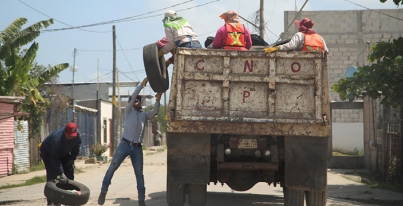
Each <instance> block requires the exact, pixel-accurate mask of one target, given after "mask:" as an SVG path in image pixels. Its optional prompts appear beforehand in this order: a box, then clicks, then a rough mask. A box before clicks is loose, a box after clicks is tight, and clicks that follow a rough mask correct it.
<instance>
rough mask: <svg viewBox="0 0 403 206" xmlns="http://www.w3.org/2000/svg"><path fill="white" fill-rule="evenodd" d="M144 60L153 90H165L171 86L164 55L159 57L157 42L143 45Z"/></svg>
mask: <svg viewBox="0 0 403 206" xmlns="http://www.w3.org/2000/svg"><path fill="white" fill-rule="evenodd" d="M143 62H144V68H145V70H146V74H147V78H148V81H149V82H150V86H151V88H152V89H153V91H154V92H165V91H166V90H167V89H168V88H169V75H168V70H167V68H166V66H165V58H164V56H162V57H158V48H157V44H155V43H153V44H148V45H145V46H144V47H143Z"/></svg>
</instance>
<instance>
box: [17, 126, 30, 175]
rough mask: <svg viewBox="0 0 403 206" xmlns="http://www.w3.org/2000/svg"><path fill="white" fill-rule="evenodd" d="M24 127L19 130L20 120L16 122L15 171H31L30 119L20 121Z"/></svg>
mask: <svg viewBox="0 0 403 206" xmlns="http://www.w3.org/2000/svg"><path fill="white" fill-rule="evenodd" d="M20 124H21V126H22V128H23V130H22V131H19V130H18V121H15V122H14V168H15V172H17V173H22V172H27V171H29V165H30V164H29V144H28V142H29V141H28V121H20Z"/></svg>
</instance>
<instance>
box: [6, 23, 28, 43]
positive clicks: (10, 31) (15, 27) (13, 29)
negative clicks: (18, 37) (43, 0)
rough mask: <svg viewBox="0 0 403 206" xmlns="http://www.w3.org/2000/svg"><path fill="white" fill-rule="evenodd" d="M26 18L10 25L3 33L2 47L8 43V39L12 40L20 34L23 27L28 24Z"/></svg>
mask: <svg viewBox="0 0 403 206" xmlns="http://www.w3.org/2000/svg"><path fill="white" fill-rule="evenodd" d="M27 21H28V20H27V19H26V18H18V19H16V20H14V21H13V23H11V24H10V25H8V26H7V27H6V28H5V29H4V30H3V31H2V32H1V33H0V45H2V44H3V43H4V42H6V41H7V40H8V39H12V38H13V36H14V35H15V34H16V33H18V32H19V31H20V30H21V28H22V26H23V25H24V24H25V23H26V22H27Z"/></svg>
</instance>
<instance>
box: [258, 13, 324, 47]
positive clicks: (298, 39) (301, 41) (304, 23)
mask: <svg viewBox="0 0 403 206" xmlns="http://www.w3.org/2000/svg"><path fill="white" fill-rule="evenodd" d="M295 25H296V26H297V27H298V30H299V32H297V33H296V34H295V35H294V36H293V37H292V39H291V40H290V41H289V42H288V43H286V44H283V45H280V46H275V47H268V48H265V49H264V51H265V52H266V53H271V52H274V51H277V50H280V51H282V50H294V51H311V52H312V51H317V52H327V53H329V49H328V48H327V46H326V43H325V40H324V39H323V38H322V37H321V36H320V35H319V34H317V33H316V32H315V31H314V30H313V29H312V27H313V25H314V22H313V21H312V20H310V19H309V18H303V19H302V20H301V21H299V20H295Z"/></svg>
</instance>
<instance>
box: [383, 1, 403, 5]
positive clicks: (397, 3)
mask: <svg viewBox="0 0 403 206" xmlns="http://www.w3.org/2000/svg"><path fill="white" fill-rule="evenodd" d="M380 1H381V2H382V3H385V2H386V1H387V0H380ZM393 2H394V3H395V4H396V5H398V6H399V3H400V4H402V5H403V1H402V0H393Z"/></svg>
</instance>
